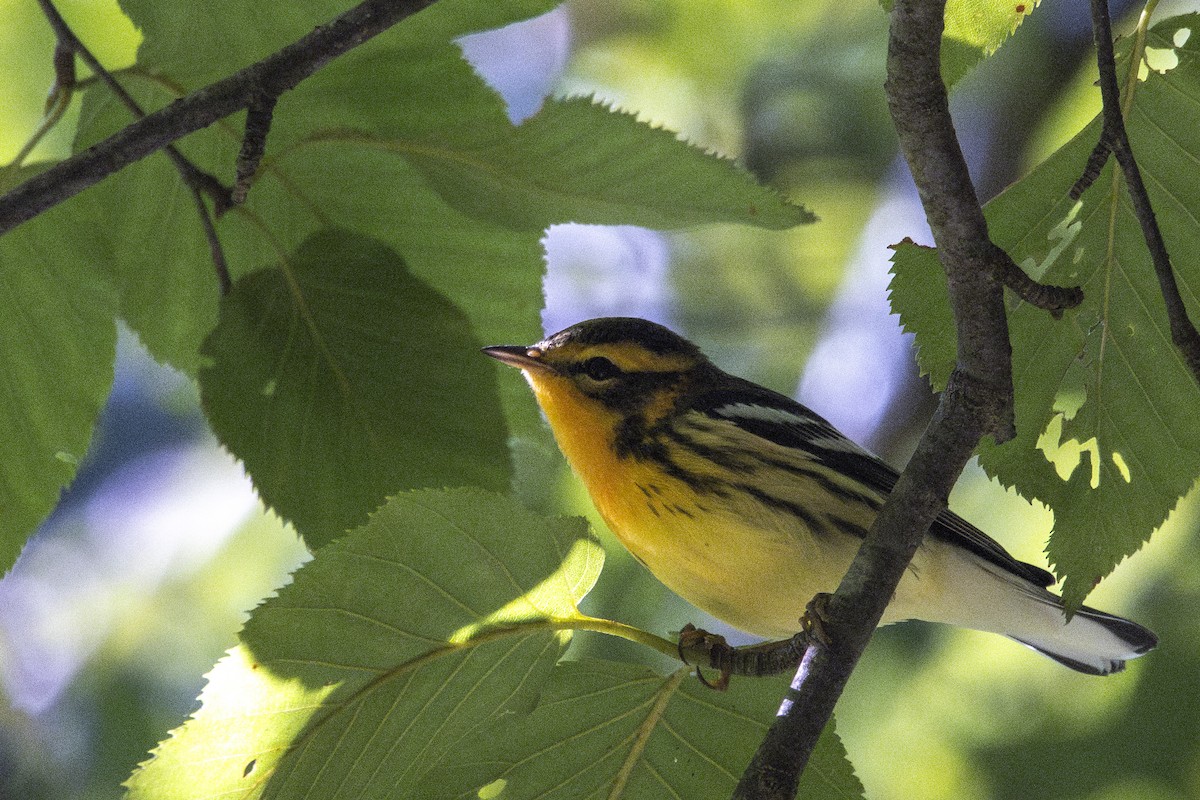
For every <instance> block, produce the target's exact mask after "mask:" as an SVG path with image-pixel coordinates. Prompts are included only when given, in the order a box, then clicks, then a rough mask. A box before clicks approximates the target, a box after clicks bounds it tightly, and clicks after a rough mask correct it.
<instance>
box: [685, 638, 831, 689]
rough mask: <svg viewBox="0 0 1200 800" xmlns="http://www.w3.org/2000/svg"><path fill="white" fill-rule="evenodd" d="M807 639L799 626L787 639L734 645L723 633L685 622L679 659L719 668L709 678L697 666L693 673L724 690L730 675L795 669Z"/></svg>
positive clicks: (757, 676)
mask: <svg viewBox="0 0 1200 800" xmlns="http://www.w3.org/2000/svg"><path fill="white" fill-rule="evenodd" d="M809 641H810V633H809V632H808V631H806V630H801V631H800V632H799V633H797V634H796V635H795V636H793V637H792V638H790V639H781V640H779V641H774V642H760V643H759V644H752V645H746V646H744V647H734V646H733V645H731V644H729V643H728V642H726V641H725V637H724V636H721V635H720V634H718V633H709V632H708V631H706V630H702V629H700V628H697V627H696V626H695V625H692V624H691V623H688V624H687V625H685V626H684V628H683V630H681V631H680V632H679V645H678V647H679V660H680V661H682V662H683V663H685V664H696V665H697V666H698V665H699V664H700V663H701V662H704V661H707V662H708V666H710V667H712V668H713V669H716V670H720V676H719V677H718V678H717V680H715V681H711V682H710V681H709V680H708V679H707V678H705V677H704V675H703V674H702V673H701V672H700V670H699V669H697V670H696V677H697V678H699V679H700V682H701V683H703V684H704V685H705V686H707V687H708V688H710V689H716V690H717V691H724V690H725V689H727V688H729V679H730V677H731V676H733V675H747V676H750V677H755V678H759V677H763V676H766V675H778V674H780V673H781V672H787V671H788V670H792V669H795V668H796V666H797V665H798V664H799V663H800V659H801V658H803V657H804V651H805V649H807V648H808V644H809Z"/></svg>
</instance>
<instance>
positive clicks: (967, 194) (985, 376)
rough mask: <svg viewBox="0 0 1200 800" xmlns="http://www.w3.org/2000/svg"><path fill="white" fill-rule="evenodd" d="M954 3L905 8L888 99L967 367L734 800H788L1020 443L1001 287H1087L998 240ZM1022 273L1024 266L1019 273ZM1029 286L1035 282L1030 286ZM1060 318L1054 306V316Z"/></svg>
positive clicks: (1047, 292)
mask: <svg viewBox="0 0 1200 800" xmlns="http://www.w3.org/2000/svg"><path fill="white" fill-rule="evenodd" d="M944 13H945V0H896V2H895V4H894V6H893V10H892V16H891V30H890V35H889V40H888V61H887V76H888V77H887V83H886V90H887V96H888V104H889V107H890V109H891V113H892V119H893V122H894V124H895V127H896V131H897V133H898V134H899V138H900V145H901V149H902V150H903V152H904V155H905V158H906V159H907V160H908V164H909V167H910V169H911V171H912V175H913V179H914V181H915V182H916V184H917V188H918V190H919V192H920V196H921V202H922V204H923V205H924V207H925V214H926V217H927V218H928V221H929V225H930V228H931V229H932V230H933V236H934V240H935V242H936V244H937V247H938V255H939V257H940V259H941V261H942V266H943V268H944V269H945V271H946V276H947V283H948V288H949V295H950V303H951V306H952V308H953V311H954V318H955V325H956V329H957V333H958V364H957V366H956V368H955V371H954V373H953V375H952V376H951V378H950V382H949V385H948V386H947V388H946V391H945V392H944V393H943V394H942V396H941V398H940V401H939V403H938V408H937V411H936V413H935V414H934V417H933V420H932V421H931V423H930V425H929V428H928V429H927V430H926V431H925V434H924V436H923V437H922V438H921V441H920V443H919V444H918V446H917V450H916V452H915V453H914V454H913V457H912V459H911V460H910V461H909V463H908V466H907V467H906V469H905V470H904V472H903V474H902V475H901V476H900V480H899V481H898V483H897V484H896V488H895V489H894V490H893V491H892V493H891V495H890V496H889V498H888V500H887V502H886V503H884V506H883V508H882V509H881V510H880V512H879V515H878V517H877V518H876V519H875V522H874V524H873V525H872V526H871V530H870V532H869V533H868V535H867V537H866V539H865V540H864V541H863V544H862V546H861V548H860V549H859V552H858V555H857V556H856V557H855V559H854V561H853V562H852V564H851V565H850V569H849V571H848V572H847V573H846V576H845V578H844V579H843V580H842V582H841V585H840V586H839V587H838V590H837V593H836V594H834V595H833V597H832V599H831V600H830V602H829V607H828V620H827V623H826V625H825V629H826V630H827V631H828V633H829V635H830V638H831V640H832V641H831V644H830V645H829V646H825V645H822V644H820V643H814V644H812V645H811V646H810V647H809V649H808V651H807V652H806V653H805V656H804V660H803V661H802V663H801V665H800V669H799V670H798V671H797V673H796V677H795V679H794V680H793V681H792V685H791V687H790V688H789V690H788V694H787V695H786V697H785V698H784V700H783V704H782V705H781V707H780V710H779V714H778V715H777V716H776V719H775V722H774V724H773V725H772V726H771V728H770V730H769V731H768V732H767V736H766V738H765V739H764V740H763V743H762V745H760V747H759V749H758V752H757V753H756V754H755V756H754V759H753V760H752V761H751V763H750V766H749V767H748V768H747V770H746V772H745V773H744V774H743V775H742V778H741V781H740V782H739V783H738V787H737V789H736V791H735V792H734V797H735V798H740V799H742V800H750V798H753V799H754V800H768V799H769V800H791V799H792V798H793V797H794V796H795V792H796V786H797V784H798V781H799V776H800V773H801V772H802V771H803V769H804V766H805V764H806V763H807V761H808V758H809V756H810V755H811V753H812V749H813V747H814V746H815V745H816V741H817V737H818V736H819V735H820V733H821V731H822V730H823V729H824V728H825V726H826V724H827V722H828V720H829V718H830V716H831V714H832V713H833V707H834V705H835V703H836V702H837V698H838V697H839V696H840V695H841V692H842V690H843V689H844V688H845V685H846V681H847V680H848V678H849V676H850V673H851V671H852V670H853V669H854V666H855V665H856V664H857V662H858V658H859V656H860V655H861V654H862V652H863V649H864V648H865V647H866V645H867V642H868V641H869V640H870V637H871V634H872V633H873V632H874V630H875V627H876V626H877V625H878V624H879V620H880V618H881V617H882V615H883V612H884V609H885V608H886V606H887V603H888V601H889V600H890V599H891V597H892V594H893V593H894V592H895V589H896V586H897V585H898V584H899V582H900V578H901V577H902V576H903V574H904V571H905V569H907V567H908V564H909V561H910V560H911V559H912V555H913V553H914V552H915V551H916V549H917V547H918V546H919V545H920V543H921V540H922V539H923V538H924V535H925V532H926V531H927V530H928V529H929V526H930V525H931V524H932V522H933V520H934V518H935V517H936V516H937V514H938V513H939V512H940V511H941V510H942V509H944V508H945V507H946V502H947V499H948V497H949V494H950V490H951V488H952V487H953V486H954V483H955V481H956V480H957V479H958V476H959V474H960V473H961V472H962V469H963V467H964V466H965V465H966V463H967V460H968V459H969V458H970V457H971V454H972V452H973V451H974V449H975V447H976V445H977V444H978V443H979V440H980V439H981V438H982V437H983V436H985V435H991V436H993V437H994V438H995V439H996V440H997V441H1005V440H1007V439H1009V438H1011V437H1012V435H1013V434H1014V427H1013V415H1012V414H1013V412H1012V352H1011V349H1010V345H1009V337H1008V322H1007V319H1006V317H1005V312H1004V303H1003V290H1004V286H1005V285H1006V284H1012V283H1014V282H1017V283H1021V284H1022V287H1023V291H1022V295H1023V296H1024V295H1025V294H1031V295H1032V294H1036V293H1037V292H1044V296H1045V297H1046V298H1048V299H1050V300H1053V301H1054V302H1053V303H1049V304H1041V303H1039V305H1042V307H1047V306H1053V305H1055V304H1058V305H1059V308H1060V309H1061V308H1064V307H1068V306H1069V305H1073V304H1075V303H1077V302H1078V301H1079V299H1080V297H1081V295H1080V294H1079V292H1078V290H1077V289H1076V290H1055V289H1053V287H1043V288H1036V287H1037V286H1038V285H1037V284H1036V283H1035V282H1033V281H1032V280H1030V279H1028V276H1025V277H1024V281H1017V280H1016V279H1014V276H1013V275H1012V273H1011V271H1010V270H1009V269H1008V267H1007V264H1011V259H1010V258H1009V257H1008V256H1007V254H1003V251H1001V250H1000V249H999V248H998V247H997V246H996V245H995V244H994V243H992V241H991V239H990V237H989V235H988V229H987V222H986V221H985V219H984V216H983V210H982V208H981V207H980V205H979V201H978V198H977V197H976V194H975V189H974V186H973V185H972V183H971V179H970V176H969V174H968V172H967V165H966V162H965V160H964V158H963V156H962V151H961V149H960V147H959V144H958V138H957V136H956V134H955V132H954V126H953V122H952V120H951V118H950V111H949V103H948V100H947V96H946V89H945V85H944V84H943V83H942V79H941V68H940V64H941V37H942V29H943V18H944ZM1012 266H1013V267H1014V268H1015V264H1014V265H1012ZM1026 281H1027V283H1026ZM1052 310H1053V309H1052Z"/></svg>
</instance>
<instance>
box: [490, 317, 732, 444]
mask: <svg viewBox="0 0 1200 800" xmlns="http://www.w3.org/2000/svg"><path fill="white" fill-rule="evenodd" d="M483 352H484V353H486V354H487V355H489V356H491V357H492V358H495V359H497V360H499V361H502V362H504V363H505V364H508V365H509V366H512V367H516V368H518V369H520V370H521V371H522V372H524V373H525V377H526V379H527V380H528V381H529V383H530V385H531V386H532V387H533V390H534V393H535V394H536V396H537V399H538V402H539V403H540V404H541V406H542V409H543V410H544V411H545V412H546V415H547V417H549V419H550V424H551V426H552V427H555V428H556V430H557V427H558V423H559V422H560V420H561V421H565V418H562V417H560V413H564V412H566V411H568V410H569V411H570V413H571V414H572V415H574V424H576V425H578V424H582V423H584V422H586V420H584V419H580V418H579V415H580V414H581V413H587V414H590V415H595V416H597V419H598V420H599V419H613V420H617V419H627V418H629V417H634V416H636V417H640V418H642V419H643V420H653V419H656V418H657V417H659V416H661V415H662V414H665V413H667V412H668V411H669V410H670V409H671V408H672V407H673V405H674V402H675V399H676V398H677V397H678V395H679V393H680V391H681V390H682V389H683V388H684V386H685V385H686V382H687V381H688V380H689V379H691V378H692V377H694V376H696V375H697V373H698V372H702V371H704V370H706V369H708V368H712V365H711V363H710V362H709V361H708V359H706V358H705V357H704V356H703V355H702V354H701V353H700V350H699V348H697V347H696V346H695V345H694V344H692V343H691V342H689V341H688V340H687V339H684V338H683V337H682V336H679V335H678V334H676V333H673V332H672V331H670V330H668V329H667V328H664V327H663V326H662V325H658V324H655V323H653V322H648V321H646V320H644V319H635V318H631V317H602V318H600V319H592V320H588V321H586V322H580V323H578V324H577V325H572V326H571V327H569V328H566V329H565V330H562V331H559V332H558V333H556V334H554V335H553V336H549V337H547V338H545V339H543V340H542V341H540V342H538V343H537V344H534V345H527V346H522V345H501V346H497V347H485V348H484V349H483Z"/></svg>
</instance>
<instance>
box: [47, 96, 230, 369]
mask: <svg viewBox="0 0 1200 800" xmlns="http://www.w3.org/2000/svg"><path fill="white" fill-rule="evenodd" d="M129 84H130V89H131V90H132V92H133V93H134V94H135V95H136V96H137V97H138V98H139V99H141V100H142V101H143V103H145V104H146V105H155V104H161V103H163V102H166V99H167V97H166V96H165V95H164V93H163V92H162V90H161V88H158V89H155V88H152V87H148V86H147V85H146V84H145V82H144V80H143V81H130V82H129ZM130 122H131V119H130V116H129V112H128V111H127V110H126V109H125V107H124V106H123V105H121V104H120V103H119V102H117V101H116V100H114V99H113V98H112V97H111V95H110V94H108V93H107V89H106V88H105V87H102V86H98V87H93V88H92V89H89V90H88V91H87V92H86V93H85V95H84V102H83V109H82V111H81V113H80V121H79V129H78V131H77V134H76V139H75V147H76V150H82V149H84V148H86V147H89V146H91V145H92V144H95V143H96V142H97V141H100V140H101V139H103V138H105V137H107V136H109V135H111V134H114V133H116V132H117V131H119V130H121V129H122V128H124V127H125V126H126V125H128V124H129V123H130ZM231 147H232V145H231V144H230V140H229V139H228V138H227V137H222V135H221V133H220V132H219V131H218V130H207V131H202V132H200V133H199V134H197V135H195V136H192V137H189V138H188V139H187V140H186V143H184V144H181V145H180V149H181V150H182V152H183V153H184V155H186V156H187V157H188V158H189V159H191V160H192V162H193V163H194V164H196V165H197V166H199V167H200V168H202V169H211V170H214V171H215V172H217V173H218V174H219V173H220V171H221V167H222V166H223V161H224V160H226V159H228V158H229V153H230V148H231ZM71 206H72V207H73V208H75V209H76V211H77V213H80V214H84V215H90V216H92V217H94V218H96V219H101V220H103V224H101V225H96V226H93V227H89V228H77V229H74V230H72V232H71V234H70V236H71V237H72V238H73V239H75V240H77V241H78V242H79V244H78V245H77V246H79V247H81V248H85V247H86V248H87V249H89V250H90V251H91V253H92V254H93V255H92V259H91V267H92V268H93V269H96V270H100V271H102V272H104V273H106V274H107V275H108V278H109V280H111V282H112V284H113V286H115V287H116V289H117V292H118V297H119V301H120V308H119V313H120V316H121V317H122V318H123V319H124V320H125V321H126V322H127V323H128V324H129V326H130V328H131V329H133V331H134V332H136V333H137V334H138V337H139V339H140V340H141V342H142V344H143V345H145V347H146V348H147V350H149V351H150V354H151V355H152V356H154V358H155V359H157V360H158V361H160V362H163V363H168V364H171V365H172V366H175V367H177V368H178V369H180V370H182V371H184V372H186V373H188V374H190V375H195V373H196V370H197V368H198V367H199V352H198V350H199V346H200V342H201V341H202V340H203V339H204V337H205V336H206V335H207V334H208V332H209V331H210V330H212V327H213V326H214V325H215V324H216V321H217V301H218V298H219V297H220V284H219V282H218V279H217V273H216V269H215V267H214V265H213V258H212V255H211V251H210V249H209V244H208V241H207V239H206V238H205V236H204V229H203V228H202V227H201V222H200V216H199V213H198V211H197V208H196V201H195V198H194V196H193V195H192V193H191V191H190V190H188V189H187V187H186V186H184V184H183V183H182V181H181V179H180V177H179V173H178V172H177V171H176V169H175V167H174V166H173V165H172V164H171V162H170V161H169V160H168V159H167V156H166V155H165V154H163V153H156V154H154V155H152V156H150V157H148V158H146V159H144V160H142V161H139V162H137V163H136V164H132V165H130V166H128V167H126V168H125V169H123V170H121V171H120V172H118V173H116V174H115V175H112V176H110V177H109V178H108V179H106V180H104V181H103V182H101V183H100V184H98V185H97V186H94V187H92V188H91V189H89V190H88V191H86V192H84V193H83V194H81V195H79V196H78V197H76V198H73V199H72V200H71ZM230 260H231V262H232V265H233V267H234V269H235V270H236V269H237V268H238V267H239V265H240V263H241V260H240V259H238V258H232V259H230Z"/></svg>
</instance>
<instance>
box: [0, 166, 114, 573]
mask: <svg viewBox="0 0 1200 800" xmlns="http://www.w3.org/2000/svg"><path fill="white" fill-rule="evenodd" d="M22 174H23V176H24V177H30V176H32V174H33V170H24V171H23V173H22ZM97 224H100V220H98V219H91V218H88V217H86V216H84V215H82V214H80V213H79V210H78V209H76V208H70V207H59V208H55V209H53V210H51V211H48V212H47V213H45V214H44V215H42V216H41V217H39V218H38V219H36V220H32V221H30V222H27V223H25V224H24V225H22V226H20V227H18V228H17V229H15V230H13V231H11V232H9V233H8V234H6V235H5V236H4V237H2V238H0V276H3V277H2V278H0V341H2V342H3V343H4V344H3V346H2V347H0V574H3V573H4V572H6V571H7V570H8V569H9V567H11V566H12V564H13V562H14V561H16V558H17V555H18V554H19V553H20V551H21V547H22V546H23V545H24V543H25V540H26V538H27V537H28V536H29V534H31V533H32V532H33V531H34V529H35V528H36V527H37V526H38V524H39V523H41V521H42V520H43V519H45V517H46V516H47V515H48V514H49V513H50V511H51V510H52V509H53V508H54V506H55V504H56V503H57V502H58V497H59V493H60V492H61V491H62V488H63V487H64V486H66V485H67V484H68V483H70V481H71V479H72V478H73V477H74V476H75V471H76V470H77V469H78V467H79V463H80V462H81V461H82V460H83V457H84V453H85V452H86V451H87V448H88V443H89V442H90V440H91V438H92V428H93V426H94V425H95V423H96V417H97V416H98V415H99V413H100V409H101V408H103V406H104V402H105V400H106V399H107V397H108V392H109V389H110V388H111V386H112V379H113V359H114V358H115V356H116V342H117V330H116V325H115V323H114V322H113V314H114V312H115V306H116V299H115V297H114V294H113V291H112V287H111V286H110V285H109V284H108V282H107V281H105V280H104V279H103V277H102V276H101V275H98V274H97V273H96V272H95V271H94V270H93V269H91V265H90V263H89V261H90V255H91V254H90V253H88V252H87V250H86V249H83V248H80V247H79V239H78V238H76V237H75V236H72V235H71V232H72V231H75V230H79V229H86V228H87V227H89V226H92V225H97Z"/></svg>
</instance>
